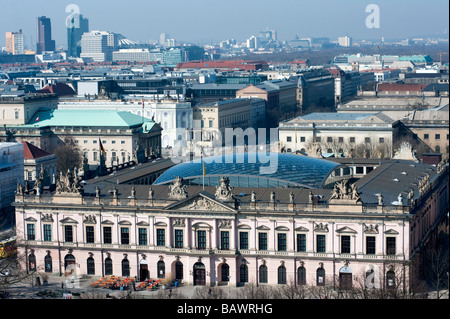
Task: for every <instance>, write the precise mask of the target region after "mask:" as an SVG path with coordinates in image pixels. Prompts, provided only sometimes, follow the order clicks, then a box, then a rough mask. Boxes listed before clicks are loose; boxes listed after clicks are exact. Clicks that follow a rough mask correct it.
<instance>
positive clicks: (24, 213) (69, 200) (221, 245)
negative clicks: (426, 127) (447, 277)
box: [14, 155, 449, 288]
mask: <svg viewBox="0 0 450 319" xmlns="http://www.w3.org/2000/svg"><path fill="white" fill-rule="evenodd" d="M290 156H297V155H290ZM323 161H325V160H323ZM186 164H188V163H183V164H179V165H186ZM230 165H232V164H230ZM311 165H317V164H315V163H312V164H311ZM195 169H200V170H201V164H200V167H196V168H195ZM207 170H208V168H207ZM168 172H169V171H167V173H168ZM230 172H231V170H230ZM164 174H165V173H164ZM164 174H163V175H162V176H161V177H160V178H162V179H163V180H167V179H165V178H163V177H164ZM192 174H193V175H195V172H194V173H192ZM186 177H187V178H189V176H186ZM395 180H397V181H395ZM448 198H449V197H448V166H447V164H445V163H442V162H441V163H440V164H439V165H437V166H432V165H426V164H422V163H417V162H412V161H402V160H391V161H387V162H385V163H382V164H381V165H379V166H378V167H377V168H376V169H375V170H373V171H372V172H370V173H369V174H367V175H365V176H364V177H362V178H360V179H359V180H357V181H356V182H355V183H353V184H352V183H350V181H349V179H348V178H345V176H344V178H343V179H341V180H338V181H337V182H336V183H335V184H334V188H333V187H332V188H309V187H272V188H266V187H233V185H230V179H229V178H227V177H226V176H222V177H218V181H217V184H216V185H205V186H204V185H201V184H195V183H190V184H189V185H186V183H185V180H184V179H183V178H182V177H179V176H178V177H175V178H172V179H171V180H170V183H166V184H157V183H155V184H154V185H126V184H117V185H113V184H107V183H98V184H96V183H90V184H86V185H84V186H83V187H82V188H81V187H79V186H78V187H77V184H76V181H74V180H70V176H69V177H68V179H67V180H60V181H59V182H58V185H57V188H56V191H55V192H53V193H47V194H46V193H40V194H36V193H33V192H29V193H26V192H24V190H23V188H22V187H21V186H20V185H19V186H18V190H17V194H16V198H15V203H14V206H15V209H16V231H17V235H18V238H19V246H20V247H19V248H20V249H19V250H20V252H21V253H24V254H25V255H26V256H27V265H26V267H27V269H28V270H29V271H31V270H34V269H37V270H38V271H45V272H49V273H54V274H55V275H63V274H64V273H66V272H68V271H69V270H70V271H75V272H76V273H77V274H80V275H84V274H86V275H95V276H104V275H112V274H114V275H116V276H131V277H136V279H137V280H138V281H142V280H144V279H145V278H155V279H156V278H168V279H170V280H174V281H175V280H177V281H182V282H183V283H184V284H187V285H243V284H245V283H248V282H255V283H258V284H285V283H291V282H293V283H295V284H297V285H312V286H316V285H318V286H320V285H326V286H334V287H336V286H339V287H341V288H342V287H351V286H356V285H358V284H359V283H360V282H364V281H365V282H366V285H380V287H382V286H385V287H394V286H402V287H406V288H407V287H409V286H411V285H412V284H413V281H414V278H416V276H417V274H418V273H419V272H420V271H421V270H420V267H421V263H420V258H421V251H422V249H423V247H424V246H425V245H426V244H427V242H430V241H433V238H434V236H435V235H434V234H435V233H436V231H437V228H438V225H439V224H440V223H441V222H443V221H444V222H445V220H446V218H447V212H448V207H449V201H448ZM417 261H419V262H417ZM369 277H370V280H368V278H369ZM372 277H374V278H375V280H372Z"/></svg>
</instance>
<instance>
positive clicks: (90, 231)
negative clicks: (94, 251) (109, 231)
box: [86, 226, 95, 244]
mask: <svg viewBox="0 0 450 319" xmlns="http://www.w3.org/2000/svg"><path fill="white" fill-rule="evenodd" d="M94 241H95V239H94V226H86V243H90V244H92V243H94Z"/></svg>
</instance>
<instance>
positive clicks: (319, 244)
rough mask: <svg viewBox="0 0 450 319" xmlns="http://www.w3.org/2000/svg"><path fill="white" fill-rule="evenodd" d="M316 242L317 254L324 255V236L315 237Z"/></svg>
mask: <svg viewBox="0 0 450 319" xmlns="http://www.w3.org/2000/svg"><path fill="white" fill-rule="evenodd" d="M316 241H317V252H318V253H324V252H325V251H326V245H325V235H317V237H316Z"/></svg>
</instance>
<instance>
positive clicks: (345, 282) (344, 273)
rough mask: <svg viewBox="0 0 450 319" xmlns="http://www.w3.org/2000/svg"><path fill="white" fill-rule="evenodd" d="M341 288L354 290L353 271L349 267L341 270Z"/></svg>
mask: <svg viewBox="0 0 450 319" xmlns="http://www.w3.org/2000/svg"><path fill="white" fill-rule="evenodd" d="M339 288H340V289H351V288H352V270H351V269H350V267H348V266H344V267H342V268H341V269H340V270H339Z"/></svg>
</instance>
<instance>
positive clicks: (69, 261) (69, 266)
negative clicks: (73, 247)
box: [64, 254, 76, 273]
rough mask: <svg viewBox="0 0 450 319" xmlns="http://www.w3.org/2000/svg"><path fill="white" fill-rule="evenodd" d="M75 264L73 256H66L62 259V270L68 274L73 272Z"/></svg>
mask: <svg viewBox="0 0 450 319" xmlns="http://www.w3.org/2000/svg"><path fill="white" fill-rule="evenodd" d="M75 263H76V262H75V256H74V255H72V254H67V255H66V256H65V257H64V268H65V271H66V272H70V273H72V272H74V271H75V269H74V267H75Z"/></svg>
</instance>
